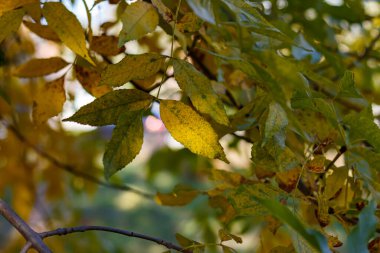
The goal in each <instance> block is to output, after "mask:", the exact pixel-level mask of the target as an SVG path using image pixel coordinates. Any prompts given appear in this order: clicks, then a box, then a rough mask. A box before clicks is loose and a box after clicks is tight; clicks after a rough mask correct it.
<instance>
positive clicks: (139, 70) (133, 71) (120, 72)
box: [99, 53, 166, 86]
mask: <svg viewBox="0 0 380 253" xmlns="http://www.w3.org/2000/svg"><path fill="white" fill-rule="evenodd" d="M165 58H166V57H165V56H163V55H159V54H152V53H147V54H140V55H127V56H126V57H124V59H123V60H121V61H120V62H118V63H116V64H110V65H108V66H107V68H106V69H105V70H104V71H103V72H102V79H101V80H100V84H99V85H103V84H106V85H109V86H120V85H123V84H125V83H127V82H129V81H131V80H135V79H145V78H148V77H150V76H152V75H154V74H156V73H157V72H158V71H159V70H160V68H161V67H162V66H163V65H164V63H165Z"/></svg>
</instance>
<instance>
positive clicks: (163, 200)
mask: <svg viewBox="0 0 380 253" xmlns="http://www.w3.org/2000/svg"><path fill="white" fill-rule="evenodd" d="M198 194H199V192H198V191H197V190H194V189H192V188H190V187H186V186H183V185H176V186H175V188H174V190H173V192H171V193H160V192H158V193H157V195H156V197H155V199H156V201H157V202H158V203H159V204H160V205H164V206H184V205H187V204H189V203H190V202H191V201H193V199H195V198H196V197H197V196H198Z"/></svg>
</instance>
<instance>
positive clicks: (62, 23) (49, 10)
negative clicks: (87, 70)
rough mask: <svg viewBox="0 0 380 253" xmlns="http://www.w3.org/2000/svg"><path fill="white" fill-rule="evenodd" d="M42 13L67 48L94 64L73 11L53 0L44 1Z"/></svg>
mask: <svg viewBox="0 0 380 253" xmlns="http://www.w3.org/2000/svg"><path fill="white" fill-rule="evenodd" d="M42 13H43V14H44V17H45V18H46V20H47V22H48V25H49V26H50V28H51V29H53V30H54V31H55V32H56V33H57V35H58V37H59V38H60V39H61V41H62V42H63V43H64V44H65V45H66V46H67V47H68V48H70V49H71V50H72V51H73V52H74V53H76V54H78V55H79V56H81V57H83V58H84V59H85V60H86V61H88V62H89V63H91V64H93V65H95V63H94V62H93V60H92V59H91V57H90V55H89V54H88V51H87V48H86V38H85V36H84V32H83V28H82V26H81V24H80V23H79V21H78V19H77V18H76V17H75V15H74V14H73V13H71V12H70V11H69V10H67V9H66V7H65V6H64V5H63V4H61V3H55V2H48V3H45V5H44V8H43V10H42Z"/></svg>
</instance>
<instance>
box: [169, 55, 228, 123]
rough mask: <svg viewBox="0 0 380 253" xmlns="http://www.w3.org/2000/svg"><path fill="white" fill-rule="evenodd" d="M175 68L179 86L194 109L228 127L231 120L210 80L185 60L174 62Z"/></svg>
mask: <svg viewBox="0 0 380 253" xmlns="http://www.w3.org/2000/svg"><path fill="white" fill-rule="evenodd" d="M173 66H174V77H175V79H176V80H177V82H178V85H179V86H180V87H181V89H182V90H183V91H184V92H185V93H186V94H187V95H188V96H189V98H190V100H191V102H192V103H193V105H194V107H195V108H196V109H197V110H198V111H199V112H201V113H204V114H207V115H209V116H210V117H211V118H213V119H214V120H215V121H216V122H218V123H219V124H222V125H226V126H228V125H229V120H228V117H227V114H226V111H225V110H224V107H223V103H222V101H221V99H220V98H219V97H218V95H216V93H215V92H214V90H213V89H212V86H211V82H210V80H209V79H208V78H207V77H206V76H204V75H203V74H202V73H201V72H199V71H198V70H196V69H195V67H194V66H193V65H192V64H190V63H188V62H186V61H184V60H174V61H173Z"/></svg>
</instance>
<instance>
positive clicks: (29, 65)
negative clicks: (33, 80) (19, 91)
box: [13, 57, 69, 77]
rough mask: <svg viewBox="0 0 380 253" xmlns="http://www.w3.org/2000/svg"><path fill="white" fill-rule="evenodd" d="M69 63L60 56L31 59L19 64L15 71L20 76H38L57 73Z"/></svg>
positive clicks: (14, 73) (15, 74)
mask: <svg viewBox="0 0 380 253" xmlns="http://www.w3.org/2000/svg"><path fill="white" fill-rule="evenodd" d="M68 64H69V63H68V62H66V61H65V60H63V59H62V58H60V57H51V58H45V59H31V60H30V61H28V62H26V63H24V64H22V65H20V66H18V67H17V68H16V69H15V71H14V72H13V75H14V76H18V77H38V76H44V75H48V74H51V73H55V72H57V71H59V70H61V69H63V68H64V67H66V66H67V65H68Z"/></svg>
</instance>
